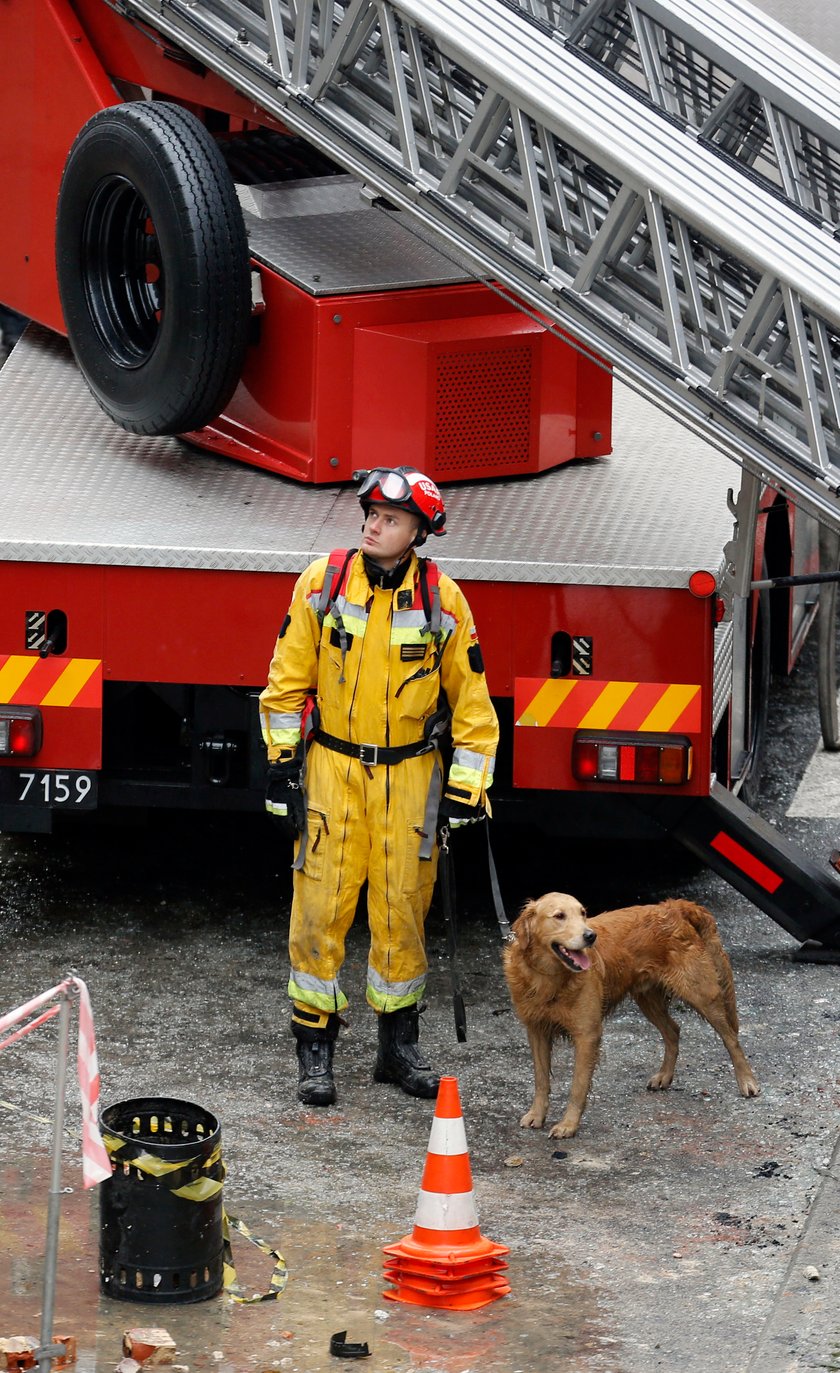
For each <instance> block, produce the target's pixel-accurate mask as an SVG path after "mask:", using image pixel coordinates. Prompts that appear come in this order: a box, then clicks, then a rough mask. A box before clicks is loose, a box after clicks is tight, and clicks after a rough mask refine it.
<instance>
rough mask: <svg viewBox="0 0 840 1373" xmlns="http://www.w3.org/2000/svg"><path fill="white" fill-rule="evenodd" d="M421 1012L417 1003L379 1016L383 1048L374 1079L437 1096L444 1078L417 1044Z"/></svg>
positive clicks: (415, 1092)
mask: <svg viewBox="0 0 840 1373" xmlns="http://www.w3.org/2000/svg"><path fill="white" fill-rule="evenodd" d="M419 1035H420V1014H419V1011H418V1009H417V1007H416V1006H404V1007H403V1008H402V1010H399V1011H388V1012H386V1013H385V1014H384V1015H380V1017H379V1050H378V1053H377V1055H376V1067H375V1068H374V1070H373V1080H374V1082H395V1083H396V1084H397V1086H398V1087H402V1089H403V1091H404V1092H407V1093H408V1095H409V1096H420V1097H436V1096H437V1091H438V1084H439V1082H440V1079H439V1077H438V1075H437V1073H435V1072H433V1071H432V1069H431V1068H430V1067H429V1065H428V1063H424V1061H423V1057H422V1055H421V1053H420V1051H419V1049H418V1048H417V1041H418V1038H419Z"/></svg>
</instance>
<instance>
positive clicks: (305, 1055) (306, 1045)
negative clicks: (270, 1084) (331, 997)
mask: <svg viewBox="0 0 840 1373" xmlns="http://www.w3.org/2000/svg"><path fill="white" fill-rule="evenodd" d="M298 1014H300V1012H298V1011H296V1012H295V1015H298ZM292 1034H293V1035H294V1037H295V1039H296V1040H297V1056H298V1100H299V1101H302V1102H303V1104H304V1106H332V1105H333V1103H334V1102H335V1101H336V1090H335V1081H334V1079H333V1071H332V1062H333V1050H334V1049H335V1041H336V1039H337V1038H338V1016H337V1015H330V1016H328V1017H327V1023H326V1025H325V1026H323V1027H320V1028H317V1029H313V1028H312V1027H310V1026H309V1025H301V1024H300V1022H299V1021H297V1020H292Z"/></svg>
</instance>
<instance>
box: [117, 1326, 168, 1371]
mask: <svg viewBox="0 0 840 1373" xmlns="http://www.w3.org/2000/svg"><path fill="white" fill-rule="evenodd" d="M123 1353H124V1354H126V1355H127V1356H128V1358H129V1359H134V1360H136V1362H137V1363H138V1364H143V1365H145V1366H146V1367H147V1368H157V1367H160V1365H162V1364H174V1362H175V1341H174V1340H173V1338H172V1336H171V1335H170V1333H169V1331H168V1330H161V1329H158V1328H156V1327H151V1326H150V1327H148V1328H147V1329H142V1328H141V1329H136V1330H126V1332H125V1334H124V1335H123ZM123 1363H125V1360H123ZM120 1373H134V1370H132V1369H125V1368H123V1367H122V1366H121V1368H120Z"/></svg>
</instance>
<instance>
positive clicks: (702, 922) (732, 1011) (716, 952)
mask: <svg viewBox="0 0 840 1373" xmlns="http://www.w3.org/2000/svg"><path fill="white" fill-rule="evenodd" d="M682 914H683V915H684V916H685V919H686V920H687V921H688V923H689V924H690V925H693V926H694V928H695V930H696V931H697V933H698V934H699V936H700V938H701V939H702V940H703V943H704V944H705V946H706V949H707V950H708V953H709V956H710V957H711V959H712V962H713V963H714V965H715V970H716V972H717V975H718V982H719V983H720V991H721V995H722V997H723V1004H724V1006H725V1007H726V1018H727V1020H728V1021H729V1024H730V1025H731V1026H732V1029H733V1030H734V1031H735V1033H736V1034H737V1033H738V1007H737V1004H736V1001H735V980H734V978H733V976H732V964H731V963H730V962H729V955H728V954H727V952H726V950H725V948H724V947H723V945H722V944H721V942H720V935H719V934H718V927H717V923H716V921H715V917H714V916H713V915H712V913H711V911H707V910H706V907H705V906H696V905H695V904H694V902H692V901H685V902H683V903H682Z"/></svg>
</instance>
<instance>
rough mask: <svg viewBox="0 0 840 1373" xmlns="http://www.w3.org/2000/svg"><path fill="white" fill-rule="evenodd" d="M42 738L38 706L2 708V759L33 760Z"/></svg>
mask: <svg viewBox="0 0 840 1373" xmlns="http://www.w3.org/2000/svg"><path fill="white" fill-rule="evenodd" d="M41 738H42V727H41V712H40V710H39V709H38V707H37V706H0V758H32V757H33V755H34V754H36V753H37V752H38V750H39V748H40V747H41Z"/></svg>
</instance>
